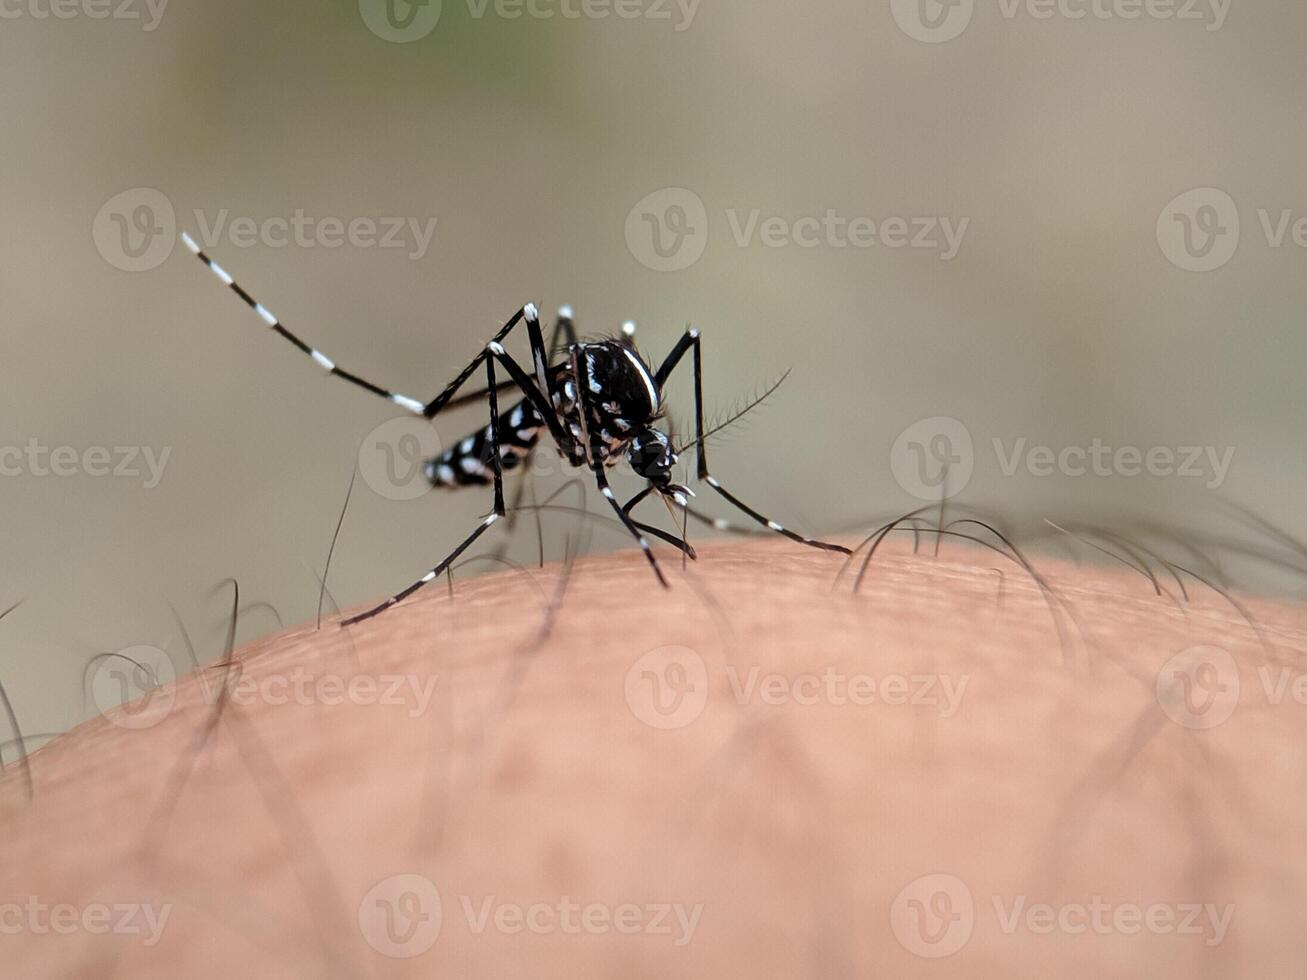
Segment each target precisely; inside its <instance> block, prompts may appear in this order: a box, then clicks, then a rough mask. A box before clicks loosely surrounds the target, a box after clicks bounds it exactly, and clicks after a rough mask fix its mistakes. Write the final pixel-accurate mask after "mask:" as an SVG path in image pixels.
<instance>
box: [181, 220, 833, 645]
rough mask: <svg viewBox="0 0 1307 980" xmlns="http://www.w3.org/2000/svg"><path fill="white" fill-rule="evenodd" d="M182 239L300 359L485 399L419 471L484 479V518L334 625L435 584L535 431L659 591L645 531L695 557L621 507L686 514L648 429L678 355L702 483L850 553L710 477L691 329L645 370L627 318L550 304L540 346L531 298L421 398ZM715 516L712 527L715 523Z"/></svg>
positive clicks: (682, 495) (349, 377)
mask: <svg viewBox="0 0 1307 980" xmlns="http://www.w3.org/2000/svg"><path fill="white" fill-rule="evenodd" d="M181 239H182V241H183V242H184V243H185V245H186V247H187V248H188V249H190V250H191V252H193V253H194V254H195V255H196V257H198V258H199V259H200V261H201V262H203V263H204V264H205V265H206V266H208V267H209V270H210V271H211V272H212V273H213V274H214V275H215V276H217V277H218V279H219V280H220V281H221V282H222V283H223V284H224V285H226V286H228V287H229V288H230V289H231V290H232V291H233V292H235V293H236V295H237V296H239V297H240V298H241V299H242V300H244V301H245V303H246V304H248V305H249V307H250V308H251V309H253V310H254V312H255V313H256V314H258V316H259V318H260V319H262V320H263V322H264V323H265V324H267V326H268V327H269V329H271V330H272V331H273V332H274V333H276V334H278V335H279V336H281V337H282V338H283V339H285V340H286V341H288V342H289V343H291V344H292V345H294V346H295V347H296V348H298V349H299V350H300V351H301V352H302V353H304V354H306V355H307V356H308V357H310V358H311V359H312V360H313V361H314V362H315V363H316V364H317V365H318V366H319V367H320V368H322V369H324V370H325V371H326V372H327V373H328V374H331V375H334V376H336V377H338V378H340V379H342V380H344V381H348V382H349V383H350V384H352V385H356V386H357V387H359V388H362V389H363V390H364V391H368V392H371V393H372V394H373V395H376V396H378V397H380V398H384V399H386V400H387V401H389V402H391V403H393V404H395V405H398V406H399V407H400V408H403V409H405V410H407V411H409V412H412V413H413V414H414V415H419V416H421V417H422V418H425V419H427V420H428V421H431V420H434V419H435V417H436V416H437V415H439V414H440V412H441V411H443V410H445V409H447V408H454V407H457V406H460V405H466V404H470V403H472V402H475V401H478V400H480V399H481V398H483V397H484V398H485V399H486V400H487V401H488V403H489V409H490V419H489V422H488V424H487V425H486V426H485V428H483V429H480V430H478V431H477V432H474V433H473V434H471V435H469V436H467V437H466V438H464V439H462V440H461V441H460V442H458V443H457V444H455V445H454V446H452V447H451V448H449V449H447V450H445V451H444V452H443V453H441V454H440V455H439V456H436V457H434V458H432V459H430V460H427V461H426V463H425V464H424V467H425V468H424V472H425V474H426V477H427V479H428V480H429V481H430V482H431V484H432V485H433V486H436V487H450V488H452V487H463V486H485V485H487V484H490V485H492V486H493V487H494V501H493V508H492V510H491V512H490V514H489V515H487V516H486V517H485V519H484V520H482V521H481V522H480V523H479V524H478V525H477V527H476V528H475V530H473V531H472V533H471V534H469V535H468V536H467V538H465V539H464V541H463V542H462V544H460V545H459V546H458V547H457V548H455V549H454V550H453V551H452V552H450V553H449V554H448V555H447V556H446V557H445V558H444V559H443V560H442V561H441V562H440V563H439V564H438V565H436V566H435V567H434V568H432V569H431V570H430V571H429V572H427V573H426V574H425V575H423V576H422V577H421V578H420V579H418V580H417V581H416V582H414V583H413V584H412V585H410V586H409V587H408V588H406V589H404V590H403V591H402V592H398V593H396V594H395V595H394V596H392V597H391V598H389V599H387V600H386V601H385V602H383V603H381V604H380V605H379V606H376V607H374V608H372V609H369V610H368V611H367V612H364V613H361V614H359V615H357V616H353V617H351V618H349V619H346V620H345V621H344V622H343V623H342V625H343V626H352V625H354V624H355V623H360V622H363V621H364V620H367V619H371V618H372V617H374V616H377V615H380V614H381V613H383V612H385V611H386V610H387V609H389V608H391V607H392V606H394V605H396V604H398V603H400V602H403V601H404V600H405V599H407V598H408V597H409V596H411V595H412V594H413V593H414V592H417V591H418V590H419V589H421V588H422V587H423V586H424V585H427V584H429V583H430V582H432V581H434V580H435V579H436V578H437V577H438V576H439V575H441V574H442V573H443V572H444V571H445V570H446V569H447V568H449V567H450V565H452V564H453V563H454V562H455V561H456V560H457V559H458V557H459V556H460V555H462V554H463V552H465V551H466V550H467V549H468V548H470V547H471V546H472V544H473V542H475V541H476V540H477V538H479V537H480V536H481V535H482V534H484V533H485V532H486V531H487V530H489V529H490V528H491V527H492V526H493V525H494V524H495V523H496V522H497V521H499V520H500V519H501V518H504V517H505V516H507V514H508V509H507V508H506V507H505V505H504V473H505V472H506V471H509V470H513V469H515V468H517V467H518V466H519V465H520V464H521V463H522V461H523V460H524V459H525V458H526V457H527V454H528V453H530V452H531V451H532V450H533V449H534V448H535V447H536V444H537V442H538V441H539V440H540V438H541V434H542V432H548V434H549V437H550V438H551V439H552V440H553V443H554V445H555V446H556V447H557V448H558V451H559V453H560V454H561V455H562V457H563V459H564V460H566V461H567V462H568V463H569V464H570V465H571V466H573V467H577V468H582V467H583V468H585V469H588V470H589V471H590V475H591V477H592V478H593V479H594V481H595V484H596V486H597V487H598V489H599V492H600V493H601V494H602V495H603V497H604V499H605V500H607V501H608V503H609V505H610V506H611V507H612V509H613V512H614V513H615V514H616V515H617V519H618V520H619V521H620V522H621V523H622V525H623V526H624V527H625V528H626V530H627V531H628V532H629V533H630V534H631V536H632V537H633V538H634V539H635V540H636V541H637V542H638V543H639V545H640V548H641V550H642V551H643V552H644V556H645V558H646V559H647V560H648V562H649V567H650V568H651V569H652V570H653V573H654V575H655V577H656V578H657V579H658V582H659V584H660V585H662V586H663V587H664V588H666V587H667V586H668V583H667V579H666V577H665V576H664V575H663V572H662V569H661V568H660V567H659V565H658V560H657V559H656V558H655V557H654V553H653V548H652V547H651V546H650V544H649V537H650V536H653V537H657V538H660V539H662V540H664V541H666V542H667V543H669V544H672V545H673V546H675V547H677V548H678V549H680V550H681V551H682V552H684V553H686V554H687V555H689V556H690V557H693V556H694V551H693V549H692V548H690V546H689V544H688V543H687V542H686V541H685V540H684V539H682V538H678V537H676V536H674V535H672V534H668V533H667V532H665V531H662V530H660V529H658V528H655V527H651V526H649V525H647V524H643V523H641V522H639V521H637V520H636V519H635V518H634V517H633V516H632V512H633V511H634V509H635V508H636V506H637V505H638V504H640V503H641V502H642V501H644V500H645V499H646V498H648V497H650V496H651V495H655V494H656V495H658V496H660V497H661V498H662V499H663V500H664V502H666V503H667V504H668V506H669V508H670V507H671V505H672V504H675V505H677V506H679V507H681V508H683V509H685V510H686V511H687V512H689V499H690V497H692V496H693V495H694V494H693V491H691V490H690V489H689V488H688V487H686V486H683V485H681V484H678V483H674V482H673V480H672V471H673V468H674V467H675V466H676V463H677V459H678V455H677V450H676V448H675V447H674V446H673V444H672V441H671V439H669V438H668V436H667V434H666V433H665V432H664V431H663V430H662V429H660V428H658V427H657V425H656V423H657V422H658V421H659V420H660V419H661V418H663V416H664V415H665V413H666V406H665V404H664V400H663V388H664V386H665V385H666V384H667V380H668V378H669V377H670V376H671V374H672V372H673V371H674V370H675V369H676V367H677V365H679V364H680V363H681V361H682V359H684V357H685V355H686V354H687V353H692V354H693V364H694V426H695V441H694V448H695V454H696V456H697V459H698V470H697V473H698V479H699V480H702V481H703V482H705V483H707V484H708V486H710V487H711V488H712V489H713V490H715V491H716V492H717V493H719V494H720V495H721V496H722V497H723V498H725V499H726V500H727V501H728V502H729V503H730V504H731V505H732V506H734V507H735V508H737V509H738V510H740V511H742V512H743V513H745V514H747V515H748V516H749V517H750V518H752V519H753V520H754V521H756V522H757V523H758V524H761V525H762V526H763V527H765V528H768V529H769V530H771V531H774V532H776V533H777V534H781V535H784V536H785V537H787V538H789V539H790V540H792V541H797V542H799V543H800V544H804V545H808V546H809V547H812V548H819V549H821V550H824V551H835V552H839V553H841V554H848V553H849V549H847V548H845V547H843V546H841V545H837V544H828V543H826V542H824V541H817V540H814V539H812V538H806V537H804V536H803V535H801V534H796V533H795V532H794V531H791V530H789V529H788V528H786V527H784V526H782V525H781V524H778V523H777V522H776V521H773V520H771V519H769V518H767V517H765V516H764V515H763V514H761V513H759V512H758V511H756V510H754V509H753V508H752V507H750V506H749V505H748V504H746V503H744V502H743V501H742V500H740V499H739V498H738V497H736V496H735V495H734V494H732V493H731V492H730V491H728V490H727V489H726V488H725V487H724V486H722V484H721V482H720V481H718V480H717V478H716V477H714V476H713V475H712V474H711V472H710V471H709V468H708V456H707V452H706V449H705V435H704V425H703V361H702V354H701V350H700V335H699V331H698V330H697V329H694V328H690V329H687V330H686V332H685V333H684V334H683V335H682V336H681V338H680V340H678V341H677V343H676V345H675V346H674V347H673V348H672V350H671V352H670V353H669V354H668V355H667V356H666V358H664V359H663V361H662V363H661V364H660V365H659V366H658V368H657V369H654V368H653V367H652V366H651V365H650V363H649V362H647V361H646V360H645V359H644V357H643V356H642V355H641V354H640V352H639V351H638V350H637V349H636V346H635V339H634V337H635V327H634V324H631V323H627V324H626V325H625V326H624V327H623V329H622V333H621V335H620V336H615V337H611V338H607V339H602V340H595V341H585V342H582V341H579V340H577V335H576V329H575V324H574V322H573V314H572V310H571V309H570V308H569V307H566V306H565V307H563V308H562V309H561V310H559V314H558V319H557V324H556V326H555V330H554V338H553V343H552V344H551V345H550V346H549V347H546V346H545V341H544V334H543V331H542V329H541V325H540V314H539V311H538V309H537V307H536V306H535V304H534V303H528V304H526V305H525V306H523V307H522V308H521V309H520V310H518V311H517V312H516V313H514V314H513V316H512V317H510V318H509V320H508V322H506V323H505V324H504V325H503V326H502V327H500V329H499V331H498V332H497V333H496V334H495V335H494V337H493V338H491V340H490V341H489V342H488V343H487V344H486V346H485V347H484V348H483V349H482V351H481V352H480V353H479V354H477V355H476V357H474V358H473V359H472V361H471V362H470V363H469V364H468V365H467V367H465V368H464V369H463V370H462V371H460V372H459V374H458V376H457V377H455V378H454V380H453V381H451V382H450V383H449V384H448V385H446V386H445V388H444V390H443V391H441V392H440V393H439V394H438V395H436V396H435V397H434V398H432V399H431V400H430V401H428V402H421V401H418V400H417V399H414V398H410V397H408V396H407V395H401V394H398V393H396V392H393V391H390V390H388V389H386V388H383V387H381V386H380V385H376V384H373V383H372V382H371V381H367V380H365V379H363V378H361V377H359V376H358V375H356V374H352V373H351V372H349V371H346V370H345V369H344V368H342V367H340V366H339V365H337V364H336V362H335V361H333V360H332V359H331V358H329V357H327V356H326V355H325V354H323V353H322V352H321V351H320V350H317V349H316V348H314V347H311V346H309V345H308V344H306V343H305V342H304V341H303V340H301V339H300V338H299V337H298V336H296V335H295V334H294V333H292V332H291V331H290V330H288V329H287V328H286V327H285V325H283V324H282V322H281V321H280V320H279V319H278V318H277V317H276V316H274V315H273V314H272V312H271V311H270V310H269V309H268V308H267V307H266V306H264V305H263V304H262V303H260V302H259V301H258V300H256V299H255V298H254V297H253V296H251V295H250V294H249V293H248V292H246V291H245V290H244V289H243V288H242V287H241V286H240V284H239V283H237V282H236V281H235V279H233V278H232V276H231V275H230V274H229V273H228V272H227V271H226V270H225V269H224V268H223V267H222V266H220V265H219V264H218V263H217V262H215V261H214V260H213V259H211V258H210V257H209V256H208V255H207V254H205V252H204V251H203V250H202V249H201V248H200V246H199V245H198V244H197V243H196V242H195V239H193V238H192V237H191V236H190V235H189V234H187V233H186V232H183V233H182V235H181ZM519 324H524V325H525V327H526V333H527V339H528V342H529V344H530V349H531V362H530V364H529V366H527V367H523V366H522V365H520V364H519V363H518V362H517V360H515V359H514V358H513V356H512V355H510V354H509V353H508V352H507V350H506V349H505V348H504V342H505V341H506V340H507V339H508V336H509V334H510V333H512V331H513V330H514V328H516V327H517V326H518V325H519ZM560 339H561V341H562V344H561V346H560ZM555 350H558V351H560V352H561V354H562V357H561V359H560V360H558V362H557V363H552V364H551V363H550V361H551V360H553V358H552V357H551V353H552V352H553V351H555ZM496 365H498V366H499V367H502V368H503V370H504V371H505V372H506V373H507V374H508V378H507V379H505V380H501V379H500V378H499V376H498V374H497V373H496ZM482 368H484V371H485V379H486V387H485V389H484V390H483V391H476V392H473V393H471V394H468V395H464V396H461V397H456V396H457V395H458V392H459V391H460V389H462V387H463V386H464V385H465V384H466V383H467V382H468V381H469V380H470V379H471V378H472V376H473V374H475V373H476V372H477V371H478V370H479V369H482ZM514 389H515V390H516V391H517V393H518V394H519V395H520V396H521V398H520V400H519V401H517V402H516V404H514V405H513V406H512V407H511V408H509V409H508V411H507V412H505V413H503V414H501V413H500V410H499V395H500V393H501V392H505V391H511V390H514ZM623 457H625V459H626V460H627V462H628V463H629V464H630V467H631V469H632V470H633V471H634V472H635V474H636V475H637V476H639V477H640V478H642V479H643V480H645V481H646V484H647V485H646V486H645V487H644V489H643V490H640V491H639V492H637V493H636V494H635V495H634V496H633V497H631V499H630V500H628V501H626V502H625V503H620V502H619V501H618V499H617V495H616V494H615V493H614V492H613V489H612V487H611V486H610V485H609V482H608V470H609V469H610V468H612V467H613V466H615V465H616V464H617V463H619V462H620V461H621V460H622V458H623ZM714 523H717V524H718V526H722V525H723V523H724V522H714Z"/></svg>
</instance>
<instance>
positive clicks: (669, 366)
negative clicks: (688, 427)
mask: <svg viewBox="0 0 1307 980" xmlns="http://www.w3.org/2000/svg"><path fill="white" fill-rule="evenodd" d="M687 351H692V352H693V353H694V447H695V455H696V456H697V457H698V461H699V470H698V473H699V479H700V480H703V481H704V482H705V483H707V484H708V486H710V487H712V488H713V489H714V490H716V491H717V492H718V493H719V494H721V495H722V496H723V497H724V498H725V499H726V500H727V501H728V502H730V504H731V505H732V506H734V507H735V508H736V509H738V510H740V511H743V512H744V513H745V514H748V515H749V516H750V517H752V518H753V519H754V520H755V521H757V522H758V523H759V524H761V525H762V526H763V527H765V528H768V529H769V530H772V531H775V532H776V533H777V534H781V535H784V536H785V537H787V538H789V539H790V540H791V541H797V542H798V543H799V544H806V545H808V546H809V547H810V548H820V549H821V550H822V551H838V552H840V553H841V554H845V555H847V554H849V549H848V548H846V547H844V546H843V545H839V544H827V543H826V542H825V541H817V540H814V539H813V538H805V537H804V536H803V535H801V534H795V533H794V532H793V531H791V530H789V529H788V528H786V527H783V526H782V525H780V524H778V523H776V521H773V520H772V519H771V518H769V517H765V516H764V515H762V514H760V513H758V512H757V511H756V510H754V509H753V508H752V507H750V506H749V505H748V504H746V503H745V502H744V501H742V500H740V499H739V498H738V497H736V496H734V495H733V494H731V493H730V491H728V490H727V489H726V488H725V487H723V486H722V485H721V482H720V481H719V480H718V479H717V478H716V477H715V476H713V475H712V474H711V473H710V472H709V470H708V452H707V448H706V446H705V441H704V437H703V356H702V354H701V352H700V340H699V331H698V330H693V329H691V330H687V331H686V332H685V334H684V335H683V336H682V337H681V339H680V340H679V341H678V342H677V344H676V346H675V347H673V348H672V352H671V353H670V354H668V355H667V358H666V360H664V361H663V363H662V365H661V366H660V367H659V368H658V372H657V374H656V375H655V380H656V381H657V384H658V386H659V388H660V389H661V388H662V386H663V384H665V383H666V381H667V378H668V376H669V375H670V374H671V373H672V371H673V370H674V369H675V368H676V365H677V364H678V363H680V361H681V359H682V358H683V357H684V356H685V354H686V352H687Z"/></svg>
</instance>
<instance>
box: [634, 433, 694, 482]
mask: <svg viewBox="0 0 1307 980" xmlns="http://www.w3.org/2000/svg"><path fill="white" fill-rule="evenodd" d="M626 458H627V459H628V460H629V461H630V463H631V469H633V470H635V472H636V474H638V475H639V476H642V477H644V478H645V479H646V480H648V481H649V482H650V483H651V484H652V485H653V487H654V489H656V490H658V491H660V492H661V493H668V494H673V493H677V492H679V491H680V490H681V488H680V487H677V486H674V485H673V484H672V467H673V466H675V465H676V451H675V450H674V449H673V448H672V441H671V440H670V439H668V438H667V435H666V433H663V432H659V431H658V430H657V429H643V430H641V431H640V432H637V433H636V434H635V436H634V438H632V439H631V447H630V449H628V450H627V453H626Z"/></svg>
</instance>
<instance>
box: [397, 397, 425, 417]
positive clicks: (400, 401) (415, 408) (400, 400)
mask: <svg viewBox="0 0 1307 980" xmlns="http://www.w3.org/2000/svg"><path fill="white" fill-rule="evenodd" d="M390 400H391V401H392V402H394V403H395V404H396V405H398V406H399V407H400V408H407V409H408V410H409V411H410V412H412V413H414V414H415V415H421V414H422V413H423V412H424V411H425V410H426V406H425V405H423V404H422V403H421V402H420V401H417V400H415V399H412V398H409V397H408V396H407V395H391V396H390Z"/></svg>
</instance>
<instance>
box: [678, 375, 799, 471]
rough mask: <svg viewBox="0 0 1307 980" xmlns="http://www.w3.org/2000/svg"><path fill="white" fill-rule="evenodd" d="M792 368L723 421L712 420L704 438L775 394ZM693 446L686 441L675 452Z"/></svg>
mask: <svg viewBox="0 0 1307 980" xmlns="http://www.w3.org/2000/svg"><path fill="white" fill-rule="evenodd" d="M793 370H794V369H793V368H787V369H786V370H785V373H784V374H782V375H781V376H780V377H779V378H777V379H776V380H775V381H773V382H772V383H771V384H770V385H768V386H767V389H766V390H765V391H764V392H763V393H762V394H760V395H755V396H753V397H752V398H751V399H749V400H748V401H747V402H746V403H745V404H744V406H743V407H742V408H738V409H736V410H735V411H733V412H731V414H730V415H729V416H727V417H726V418H725V419H724V420H723V421H720V422H714V423H713V424H712V425H711V426H709V428H708V431H706V432H705V433H704V434H703V437H704V438H705V439H711V438H712V437H713V436H715V435H717V434H718V433H720V432H722V431H723V430H725V429H729V428H730V427H731V426H732V425H734V424H735V423H736V422H739V421H740V420H741V419H743V418H744V417H745V416H746V415H748V414H749V413H750V412H752V411H753V410H754V409H755V408H757V407H758V406H759V405H761V404H762V403H763V402H765V401H766V400H767V399H768V398H770V397H771V396H772V395H773V394H775V393H776V389H778V388H779V387H780V386H781V385H783V384H784V383H785V379H786V378H788V377H789V376H790V373H791V372H792V371H793ZM693 448H694V443H693V442H688V443H686V444H685V445H684V446H677V447H676V452H677V454H678V455H679V454H680V453H684V452H689V451H690V450H691V449H693Z"/></svg>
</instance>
